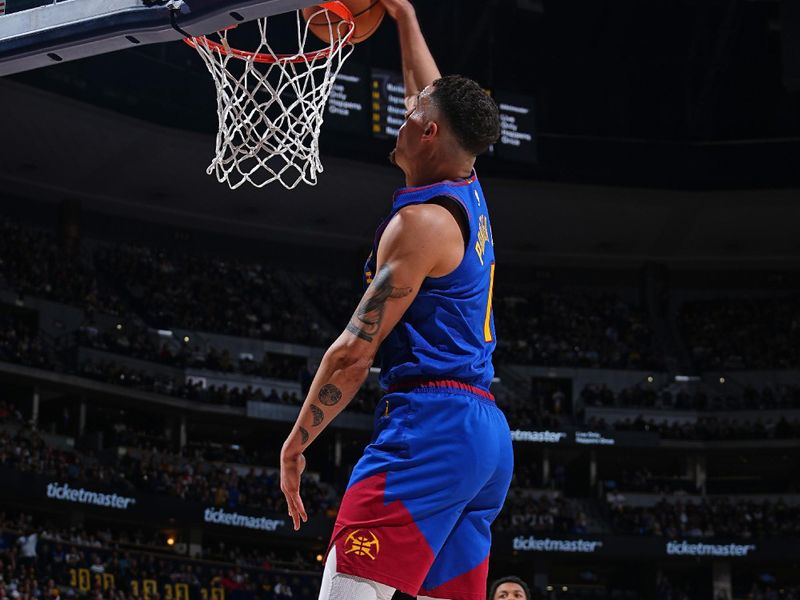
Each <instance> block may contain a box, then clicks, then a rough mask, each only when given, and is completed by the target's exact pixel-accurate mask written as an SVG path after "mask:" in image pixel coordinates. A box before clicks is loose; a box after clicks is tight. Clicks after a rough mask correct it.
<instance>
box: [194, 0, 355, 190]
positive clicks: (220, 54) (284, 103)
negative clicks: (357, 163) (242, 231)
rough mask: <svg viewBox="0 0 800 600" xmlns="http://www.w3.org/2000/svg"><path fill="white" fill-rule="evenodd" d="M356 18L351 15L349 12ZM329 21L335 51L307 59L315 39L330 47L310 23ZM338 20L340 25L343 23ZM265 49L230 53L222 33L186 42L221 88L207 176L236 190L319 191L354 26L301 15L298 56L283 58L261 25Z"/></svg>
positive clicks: (321, 15)
mask: <svg viewBox="0 0 800 600" xmlns="http://www.w3.org/2000/svg"><path fill="white" fill-rule="evenodd" d="M347 13H348V14H349V11H347ZM323 18H327V23H328V31H329V32H330V36H329V37H330V39H331V40H332V41H331V42H330V45H329V46H328V47H326V48H323V49H322V50H313V51H310V52H306V51H305V50H304V49H305V47H306V42H307V41H309V36H310V37H311V39H312V40H314V41H316V42H318V44H324V43H325V42H322V41H320V40H319V39H318V38H317V37H316V36H314V34H313V33H310V29H309V24H310V23H311V22H312V21H313V22H315V23H320V22H321V19H323ZM337 21H338V22H337ZM257 25H258V30H259V33H260V35H261V43H260V44H259V46H258V47H257V48H256V49H255V50H254V51H253V52H243V51H240V50H235V49H233V48H231V43H230V42H229V40H228V34H229V32H230V31H231V30H222V31H219V32H217V33H216V34H215V35H214V38H215V39H210V38H209V37H196V38H191V39H189V40H187V42H188V43H189V45H191V46H194V48H195V49H196V50H197V52H198V53H199V54H200V56H201V57H202V58H203V61H204V62H205V63H206V66H207V67H208V70H209V72H210V73H211V76H212V77H213V79H214V84H215V85H216V88H217V115H218V117H219V133H218V134H217V142H216V156H215V158H214V160H213V161H211V164H210V165H209V167H208V169H207V173H208V174H209V175H212V174H215V175H216V177H217V180H218V181H219V182H220V183H227V184H228V186H229V187H230V188H231V189H236V188H238V187H240V186H241V185H243V184H244V183H245V182H248V183H251V184H252V185H254V186H256V187H259V188H261V187H264V186H265V185H267V184H269V183H273V182H275V181H279V182H280V183H281V184H283V186H284V187H286V188H287V189H294V188H295V187H297V186H298V185H299V184H300V182H304V183H307V184H309V185H316V183H317V175H318V174H319V173H322V171H323V168H322V163H321V162H320V159H319V134H320V129H321V128H322V121H323V117H324V111H325V106H326V104H327V102H328V96H330V93H331V88H332V86H333V83H334V81H335V79H336V76H337V75H338V73H339V70H340V69H341V68H342V65H343V64H344V61H345V60H347V58H348V57H349V56H350V54H351V53H352V51H353V46H352V44H350V43H349V38H350V36H351V35H352V30H353V23H352V21H345V20H342V19H340V18H339V17H338V16H336V15H333V14H332V13H330V12H329V11H328V10H326V9H324V8H323V9H321V10H320V11H319V12H318V13H316V14H315V15H314V16H313V17H312V18H310V19H309V20H308V23H306V22H305V20H304V19H303V17H302V15H301V12H300V11H297V43H298V49H297V52H296V53H295V54H291V55H287V54H277V53H275V52H274V51H273V49H272V47H270V45H269V43H268V42H267V18H262V19H258V22H257Z"/></svg>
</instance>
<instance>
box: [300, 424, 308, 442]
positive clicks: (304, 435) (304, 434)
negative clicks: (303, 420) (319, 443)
mask: <svg viewBox="0 0 800 600" xmlns="http://www.w3.org/2000/svg"><path fill="white" fill-rule="evenodd" d="M300 438H301V440H302V442H303V445H304V446H305V445H306V442H307V441H308V431H306V430H305V429H304V428H303V427H301V428H300Z"/></svg>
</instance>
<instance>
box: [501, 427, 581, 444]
mask: <svg viewBox="0 0 800 600" xmlns="http://www.w3.org/2000/svg"><path fill="white" fill-rule="evenodd" d="M566 438H567V434H566V433H565V432H563V431H523V430H521V429H515V430H514V431H512V432H511V440H512V441H514V442H536V443H539V444H558V443H559V442H561V441H562V440H565V439H566Z"/></svg>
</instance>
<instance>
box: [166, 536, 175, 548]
mask: <svg viewBox="0 0 800 600" xmlns="http://www.w3.org/2000/svg"><path fill="white" fill-rule="evenodd" d="M174 545H175V537H174V536H169V537H168V538H167V546H174Z"/></svg>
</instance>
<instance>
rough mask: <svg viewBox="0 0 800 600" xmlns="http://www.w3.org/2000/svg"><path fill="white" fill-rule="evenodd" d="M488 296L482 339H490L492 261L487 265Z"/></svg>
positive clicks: (492, 282) (487, 340)
mask: <svg viewBox="0 0 800 600" xmlns="http://www.w3.org/2000/svg"><path fill="white" fill-rule="evenodd" d="M489 269H490V270H489V298H488V299H487V300H486V320H484V322H483V339H484V340H485V341H486V343H489V342H491V341H492V339H493V338H492V296H493V295H494V263H492V264H491V265H490V267H489Z"/></svg>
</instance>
